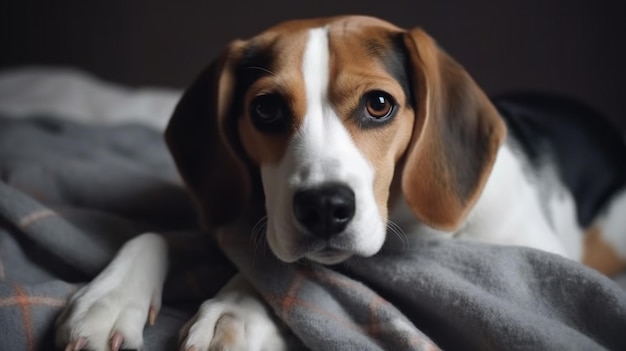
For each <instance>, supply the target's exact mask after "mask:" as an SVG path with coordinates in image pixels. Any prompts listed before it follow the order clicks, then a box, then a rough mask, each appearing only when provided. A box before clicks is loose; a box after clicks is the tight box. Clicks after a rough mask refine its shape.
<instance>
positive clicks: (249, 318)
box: [180, 276, 287, 351]
mask: <svg viewBox="0 0 626 351" xmlns="http://www.w3.org/2000/svg"><path fill="white" fill-rule="evenodd" d="M181 339H182V342H181V347H180V349H181V351H209V350H210V351H217V350H229V351H235V350H236V351H244V350H246V351H248V350H250V351H251V350H255V351H270V350H271V351H280V350H286V349H287V342H286V339H285V336H284V331H283V330H282V328H281V327H280V326H279V323H278V322H277V320H276V319H275V317H274V316H273V315H272V312H271V311H269V309H268V307H267V306H266V305H265V304H264V303H263V302H262V301H261V300H260V297H259V296H258V295H256V293H255V292H254V291H252V289H251V288H250V287H249V286H247V283H245V282H244V281H243V278H242V277H240V276H236V277H235V278H233V279H232V280H231V281H230V282H229V283H228V285H226V287H224V289H222V291H220V293H219V294H218V295H217V297H215V298H214V299H211V300H207V301H205V302H204V303H203V304H202V305H201V306H200V309H199V310H198V313H196V315H195V316H194V317H193V318H192V319H191V320H190V321H189V322H188V323H187V324H186V325H185V326H184V327H183V329H182V330H181Z"/></svg>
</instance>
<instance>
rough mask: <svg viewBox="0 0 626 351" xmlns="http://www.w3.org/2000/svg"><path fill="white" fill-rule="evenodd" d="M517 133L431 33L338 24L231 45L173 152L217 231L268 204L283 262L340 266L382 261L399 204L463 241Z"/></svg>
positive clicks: (283, 30)
mask: <svg viewBox="0 0 626 351" xmlns="http://www.w3.org/2000/svg"><path fill="white" fill-rule="evenodd" d="M504 133H505V132H504V125H503V123H502V121H501V120H500V118H499V117H498V115H497V112H496V111H495V109H494V107H493V106H492V105H491V104H490V103H489V100H488V99H487V97H486V96H485V95H484V94H483V92H482V91H481V90H480V89H479V88H478V87H477V86H476V84H475V83H474V82H473V80H472V79H471V78H470V76H469V75H468V74H467V73H466V72H465V70H464V69H463V68H462V67H461V66H460V65H459V64H457V63H456V62H455V61H454V60H452V59H451V58H450V57H449V56H448V55H446V54H445V53H444V52H442V51H441V50H440V49H438V48H437V45H436V44H435V42H434V41H433V40H432V39H431V38H430V37H429V36H428V35H426V34H425V33H424V32H423V31H422V30H420V29H413V30H409V31H406V30H403V29H401V28H398V27H396V26H394V25H392V24H389V23H387V22H384V21H381V20H378V19H375V18H369V17H336V18H329V19H316V20H303V21H292V22H286V23H283V24H280V25H278V26H275V27H272V28H270V29H269V30H267V31H265V32H263V33H261V34H260V35H258V36H256V37H254V38H252V39H249V40H246V41H235V42H233V43H231V44H230V45H229V46H228V47H227V48H226V49H225V51H224V52H223V53H222V54H221V56H220V57H219V58H218V59H217V60H215V61H214V62H213V63H212V64H211V65H210V66H209V67H208V68H207V69H206V70H205V71H204V72H203V73H202V74H201V75H200V77H199V78H198V79H197V80H196V81H195V83H194V84H193V85H192V86H191V87H190V88H189V89H188V90H187V91H186V93H185V94H184V96H183V97H182V99H181V101H180V102H179V104H178V106H177V108H176V111H175V112H174V116H173V117H172V120H171V121H170V124H169V126H168V129H167V132H166V139H167V142H168V145H169V147H170V149H171V151H172V154H173V156H174V159H175V161H176V164H177V166H178V168H179V170H180V172H181V174H182V176H183V178H184V180H185V182H186V183H187V186H188V187H189V188H190V190H191V192H192V193H193V194H194V197H195V199H196V201H197V203H198V205H199V207H200V210H201V214H202V217H203V219H204V220H205V224H207V225H209V226H219V225H222V224H225V223H227V222H229V221H232V220H234V219H236V218H237V216H238V215H239V214H240V213H241V212H242V211H244V209H245V207H246V206H248V205H249V203H250V198H251V197H252V196H253V194H254V193H255V190H258V193H262V194H263V195H264V199H265V210H266V213H267V240H268V242H269V246H270V247H271V249H272V251H273V252H274V253H275V254H276V256H277V257H278V258H280V259H281V260H283V261H287V262H292V261H295V260H298V259H300V258H308V259H311V260H314V261H317V262H321V263H327V264H331V263H337V262H340V261H342V260H345V259H346V258H348V257H350V256H352V255H358V256H370V255H373V254H375V253H376V252H377V251H378V250H380V248H381V246H382V244H383V242H384V240H385V235H386V223H387V216H388V205H389V204H390V203H391V201H393V200H395V198H397V197H398V196H399V195H400V194H402V195H404V197H405V199H406V201H407V203H408V204H409V206H410V208H411V209H412V210H413V212H414V213H415V215H416V217H417V218H419V219H420V220H421V221H423V222H424V223H426V224H428V225H430V226H432V227H435V228H439V229H446V230H453V229H455V228H457V227H458V226H459V225H460V224H461V223H462V222H463V221H464V219H465V217H466V216H467V214H468V212H469V210H470V209H471V208H472V206H473V204H474V203H475V202H476V200H477V198H478V196H479V194H480V192H481V190H482V188H483V185H484V183H485V181H486V179H487V177H488V174H489V172H490V170H491V167H492V164H493V162H494V160H495V155H496V152H497V149H498V147H499V145H500V143H501V141H502V139H503V138H504ZM259 179H260V181H259ZM257 187H258V188H259V189H257ZM260 188H262V189H260Z"/></svg>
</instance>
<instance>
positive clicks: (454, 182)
mask: <svg viewBox="0 0 626 351" xmlns="http://www.w3.org/2000/svg"><path fill="white" fill-rule="evenodd" d="M405 46H406V48H407V50H408V52H409V66H410V67H409V70H410V71H411V72H410V73H411V76H412V83H413V99H414V104H415V106H414V108H415V127H414V130H413V137H412V141H411V145H410V146H409V149H408V152H407V155H406V161H405V165H404V169H403V174H402V190H403V193H404V195H405V198H406V200H407V202H408V204H409V206H410V207H411V209H412V210H413V212H414V213H415V215H416V216H417V217H418V218H419V219H420V220H422V221H423V222H424V223H426V224H428V225H430V226H432V227H434V228H438V229H442V230H455V229H457V228H458V227H459V226H460V225H461V223H463V221H464V220H465V218H466V217H467V215H468V213H469V211H470V209H471V208H472V207H473V205H474V204H475V202H476V200H477V199H478V197H479V195H480V193H481V192H482V189H483V187H484V185H485V183H486V180H487V178H488V176H489V173H490V172H491V169H492V166H493V164H494V162H495V158H496V154H497V152H498V148H499V146H500V145H501V143H502V142H503V140H504V138H505V134H506V127H505V126H504V123H503V121H502V119H501V118H500V116H499V115H498V112H497V111H496V109H495V107H494V106H493V105H492V104H491V102H490V101H489V99H488V98H487V97H486V96H485V94H484V93H483V92H482V90H481V89H480V88H479V87H478V86H477V85H476V83H475V82H474V81H473V79H472V78H471V77H470V76H469V74H468V73H467V72H466V71H465V69H463V67H461V65H459V64H458V63H457V62H456V61H454V60H453V59H452V58H451V57H449V56H448V55H447V54H446V53H444V52H443V51H442V50H440V49H439V48H438V47H437V44H436V43H435V42H434V40H433V39H432V38H430V37H429V36H428V35H427V34H426V33H424V31H422V30H421V29H419V28H417V29H413V30H411V31H409V32H408V33H407V34H406V35H405Z"/></svg>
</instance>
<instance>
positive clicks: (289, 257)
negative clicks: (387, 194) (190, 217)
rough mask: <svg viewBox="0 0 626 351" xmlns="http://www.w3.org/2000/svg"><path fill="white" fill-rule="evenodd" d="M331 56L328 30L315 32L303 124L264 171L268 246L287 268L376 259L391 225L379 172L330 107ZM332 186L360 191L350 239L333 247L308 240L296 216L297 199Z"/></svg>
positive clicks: (306, 64) (305, 67) (341, 238)
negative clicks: (377, 192) (303, 261)
mask: <svg viewBox="0 0 626 351" xmlns="http://www.w3.org/2000/svg"><path fill="white" fill-rule="evenodd" d="M328 55H329V53H328V33H327V30H326V28H317V29H312V30H310V32H309V40H308V43H307V46H306V50H305V52H304V59H303V64H302V72H303V79H304V83H305V90H306V99H307V100H306V103H307V109H306V115H305V117H304V121H303V124H302V125H301V127H300V129H299V130H298V132H297V133H296V134H295V135H294V136H293V138H292V139H291V140H290V142H289V145H288V147H287V150H286V152H285V155H284V156H283V158H282V160H281V161H280V162H279V163H278V164H275V165H268V164H266V165H263V166H262V167H261V175H262V178H263V186H264V190H265V194H266V209H267V215H268V230H267V238H268V242H269V245H270V247H271V248H272V251H273V252H274V253H275V254H276V255H277V256H278V257H279V258H280V259H281V260H283V261H287V262H292V261H296V260H298V259H300V258H302V257H307V258H309V259H312V260H315V261H318V262H321V263H335V262H338V261H341V260H343V259H345V258H347V257H349V256H350V255H352V254H356V255H360V256H371V255H373V254H375V253H376V252H378V250H380V248H381V246H382V244H383V242H384V239H385V224H384V223H383V220H382V219H381V217H380V214H379V212H378V207H377V205H376V200H375V197H374V191H373V183H374V170H373V168H372V166H371V165H370V164H369V162H368V160H367V159H366V158H365V157H364V156H363V155H362V154H361V152H360V151H359V149H358V148H357V147H356V146H355V144H354V142H353V140H352V138H351V136H350V134H349V133H348V131H347V130H346V129H345V127H344V126H343V124H342V123H341V120H340V118H339V117H338V116H337V114H336V112H335V111H334V109H333V107H332V105H331V104H330V102H329V101H328V97H327V90H328V79H329V77H328V76H329V62H328ZM328 182H339V183H343V184H346V185H348V186H349V187H350V188H351V189H352V190H353V191H354V193H355V196H356V213H355V216H354V218H353V219H352V221H351V222H350V224H349V225H348V227H347V228H346V230H345V232H344V233H341V234H340V235H338V236H335V237H333V238H331V239H329V240H328V242H326V241H325V240H318V241H314V240H313V239H311V238H308V239H307V238H306V236H304V235H302V234H301V232H302V231H303V229H302V228H300V227H299V225H298V223H297V222H296V220H295V219H294V216H293V210H292V197H293V194H294V193H295V192H296V191H297V190H300V189H306V188H311V187H315V186H319V185H323V184H325V183H328ZM327 245H328V246H327ZM327 247H328V248H331V249H334V250H341V251H343V252H342V253H336V252H335V253H333V254H330V255H325V254H324V252H323V250H324V249H326V248H327Z"/></svg>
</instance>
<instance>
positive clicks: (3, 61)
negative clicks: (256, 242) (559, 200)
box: [0, 0, 626, 130]
mask: <svg viewBox="0 0 626 351" xmlns="http://www.w3.org/2000/svg"><path fill="white" fill-rule="evenodd" d="M623 3H626V2H625V1H623V0H620V1H591V0H589V1H577V0H575V1H566V0H544V1H524V0H513V1H506V0H501V1H494V0H488V1H455V2H452V1H442V0H430V1H423V0H412V1H410V0H387V1H385V0H361V1H343V0H317V1H308V0H299V1H288V0H266V1H263V0H257V1H237V0H230V1H228V0H227V1H221V2H215V1H200V0H180V1H172V0H145V1H115V0H109V1H103V0H72V1H70V0H57V1H53V0H46V1H21V2H20V1H14V2H13V3H7V2H4V4H3V5H0V42H1V43H3V44H2V46H1V49H0V50H1V53H0V68H6V67H10V66H16V65H24V64H49V65H63V66H74V67H79V68H82V69H85V70H87V71H89V72H91V73H94V74H95V75H97V76H99V77H101V78H104V79H107V80H110V81H115V82H119V83H124V84H130V85H134V86H140V85H166V86H173V87H184V86H185V85H187V84H189V83H190V81H191V80H192V79H193V77H194V75H196V74H197V73H198V72H199V70H200V69H201V68H202V67H203V66H204V65H206V64H207V63H208V62H209V61H210V60H211V59H212V58H213V57H214V56H215V55H216V54H217V52H218V51H219V50H220V49H221V47H222V46H223V45H225V44H226V43H227V42H228V41H230V40H231V39H234V38H237V37H239V38H246V37H249V36H252V35H254V34H255V33H257V32H259V31H260V30H262V29H264V28H266V27H268V26H270V25H272V24H274V23H276V22H279V21H282V20H286V19H292V18H303V17H315V16H327V15H337V14H368V15H374V16H378V17H381V18H384V19H387V20H389V21H391V22H394V23H396V24H397V25H400V26H402V27H413V26H421V27H423V28H425V29H426V30H427V31H428V32H429V33H430V34H431V35H432V36H433V37H435V38H436V39H437V40H438V41H439V43H440V44H441V45H442V46H443V47H444V48H445V49H446V50H447V51H448V52H449V53H450V54H452V56H454V57H455V58H456V59H457V60H458V61H459V62H461V63H462V64H463V65H464V66H465V67H466V68H467V69H468V71H469V72H470V73H471V74H472V75H473V76H474V78H475V79H476V80H477V81H478V83H479V84H480V85H481V86H482V87H483V88H484V89H485V90H486V91H487V92H488V93H489V94H496V93H500V92H504V91H509V90H511V89H537V90H542V91H552V92H561V93H565V94H569V95H573V96H576V97H579V98H581V99H583V100H584V101H587V102H589V103H590V104H592V105H593V106H595V107H596V108H598V109H600V110H601V111H604V112H606V113H607V114H609V116H610V117H611V119H612V120H613V121H614V122H616V123H617V124H619V125H620V126H621V127H622V128H623V129H624V130H626V113H624V109H625V105H626V102H625V100H626V85H625V82H626V68H625V66H626V48H625V45H626V11H625V9H624V8H625V6H626V5H624V4H623Z"/></svg>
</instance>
